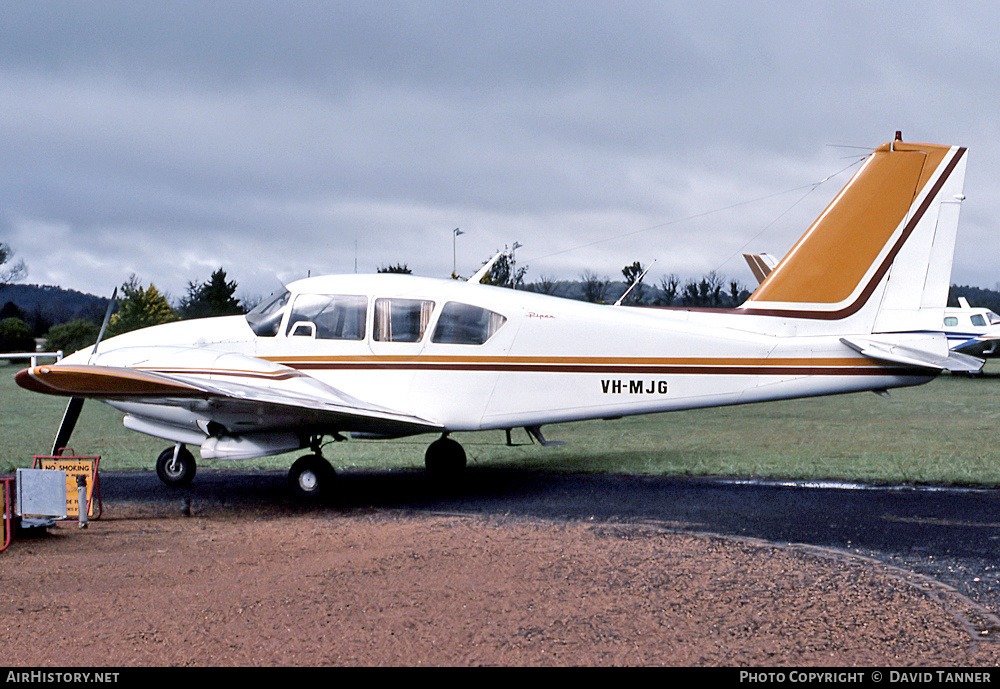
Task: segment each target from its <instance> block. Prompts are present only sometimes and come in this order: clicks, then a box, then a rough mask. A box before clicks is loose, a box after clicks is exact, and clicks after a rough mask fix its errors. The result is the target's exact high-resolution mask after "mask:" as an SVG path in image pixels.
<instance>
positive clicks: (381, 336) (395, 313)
mask: <svg viewBox="0 0 1000 689" xmlns="http://www.w3.org/2000/svg"><path fill="white" fill-rule="evenodd" d="M433 311H434V302H432V301H424V300H422V299H376V300H375V336H374V339H375V340H376V341H377V342H419V341H420V339H421V338H422V337H423V336H424V331H425V330H426V329H427V324H428V323H429V322H430V320H431V312H433Z"/></svg>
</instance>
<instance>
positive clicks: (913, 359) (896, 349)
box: [840, 337, 985, 373]
mask: <svg viewBox="0 0 1000 689" xmlns="http://www.w3.org/2000/svg"><path fill="white" fill-rule="evenodd" d="M840 341H841V342H843V343H844V344H845V345H847V346H848V347H850V348H851V349H853V350H854V351H856V352H859V353H861V354H863V355H865V356H866V357H869V358H871V359H876V360H878V361H889V362H892V363H894V364H903V365H906V366H919V367H920V368H928V369H932V370H935V371H951V372H953V373H978V372H979V371H980V370H981V369H982V368H983V363H985V362H984V361H983V360H982V359H977V358H976V357H974V356H969V355H968V354H960V353H959V352H948V353H947V354H945V355H941V354H938V353H935V352H929V351H926V350H923V349H916V348H914V347H908V346H906V345H903V344H899V343H898V342H893V341H892V340H889V339H874V338H870V337H851V338H847V337H842V338H840Z"/></svg>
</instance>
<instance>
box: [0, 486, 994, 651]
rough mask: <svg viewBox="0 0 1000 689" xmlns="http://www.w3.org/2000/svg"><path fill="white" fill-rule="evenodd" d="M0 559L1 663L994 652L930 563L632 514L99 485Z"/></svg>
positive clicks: (982, 622) (987, 626)
mask: <svg viewBox="0 0 1000 689" xmlns="http://www.w3.org/2000/svg"><path fill="white" fill-rule="evenodd" d="M0 579H2V581H3V583H4V586H3V594H2V597H0V648H3V649H4V650H3V655H4V657H5V659H6V660H7V661H8V663H9V664H12V665H15V666H20V667H29V666H31V667H35V666H105V667H131V666H172V665H176V666H275V665H285V666H320V665H365V666H373V665H405V666H415V665H435V666H440V665H459V666H467V665H508V666H518V665H532V666H537V665H586V666H604V665H666V666H757V667H760V666H768V667H775V666H799V667H801V666H851V667H903V666H951V667H956V666H958V667H994V666H996V665H997V663H998V661H1000V643H996V642H993V641H991V640H990V639H992V637H993V632H995V631H996V629H995V624H994V622H995V618H992V619H987V618H989V615H987V614H985V613H984V611H982V610H981V609H979V608H977V607H976V606H975V604H973V603H972V602H971V601H969V600H968V599H966V598H964V597H962V596H960V595H958V594H957V592H954V591H952V590H950V589H948V588H947V587H943V586H940V585H938V584H936V583H935V582H933V581H931V580H928V579H924V578H920V577H916V576H915V575H911V574H909V573H907V572H905V571H903V570H899V569H895V568H892V567H888V566H886V565H883V564H880V563H877V562H874V561H871V560H866V559H862V558H856V557H850V556H847V555H846V554H843V553H837V552H830V551H823V550H818V549H806V548H790V547H779V546H776V545H772V544H768V543H764V542H759V541H749V540H736V539H727V538H720V537H715V536H708V535H696V534H680V533H672V532H670V531H668V530H665V529H663V528H659V527H656V526H652V525H642V524H634V525H631V524H615V525H608V524H596V523H583V522H568V521H539V520H529V519H525V518H483V517H474V516H473V517H470V516H449V515H433V514H420V515H414V514H410V513H407V512H404V511H391V510H388V511H387V510H379V511H373V510H367V511H364V510H348V511H332V512H318V513H312V514H302V513H300V512H297V513H294V514H288V513H285V512H284V511H282V510H281V509H278V508H275V507H268V508H265V509H250V508H245V507H241V508H232V507H230V508H228V509H225V510H223V509H211V510H205V511H200V512H195V514H194V515H193V516H191V517H183V516H181V515H179V514H175V513H172V514H168V513H166V512H165V511H164V510H163V509H162V508H156V507H150V506H146V505H142V504H128V503H124V504H114V505H108V504H105V511H104V515H103V517H102V519H100V520H99V521H93V522H91V524H90V526H89V528H87V529H79V528H78V527H77V526H76V525H75V524H69V525H61V526H59V527H58V528H55V529H52V530H50V531H49V532H48V534H47V535H44V536H41V537H37V538H30V539H22V540H16V541H15V542H14V543H13V544H12V545H11V547H10V548H8V550H7V551H5V552H4V553H2V554H0ZM980 613H983V614H980ZM984 632H988V633H984Z"/></svg>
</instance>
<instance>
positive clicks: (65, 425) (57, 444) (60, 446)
mask: <svg viewBox="0 0 1000 689" xmlns="http://www.w3.org/2000/svg"><path fill="white" fill-rule="evenodd" d="M81 409H83V398H82V397H71V398H70V400H69V404H67V405H66V411H65V412H63V418H62V422H61V423H60V424H59V432H58V433H56V439H55V441H54V442H53V443H52V456H53V457H58V456H59V455H60V454H62V451H63V450H64V449H65V448H66V445H67V444H68V443H69V437H70V435H72V434H73V429H74V428H75V427H76V421H77V419H79V418H80V410H81Z"/></svg>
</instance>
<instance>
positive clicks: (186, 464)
mask: <svg viewBox="0 0 1000 689" xmlns="http://www.w3.org/2000/svg"><path fill="white" fill-rule="evenodd" d="M197 468H198V466H197V464H196V463H195V461H194V455H192V454H191V451H190V450H189V449H187V448H186V447H184V445H183V444H182V443H177V444H176V445H174V446H173V447H168V448H167V449H166V450H164V451H163V452H161V453H160V456H159V457H157V458H156V475H157V476H159V477H160V480H161V481H163V482H164V483H165V484H167V485H168V486H171V487H174V488H180V487H182V486H186V485H188V484H189V483H191V479H193V478H194V472H195V471H196V470H197Z"/></svg>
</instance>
